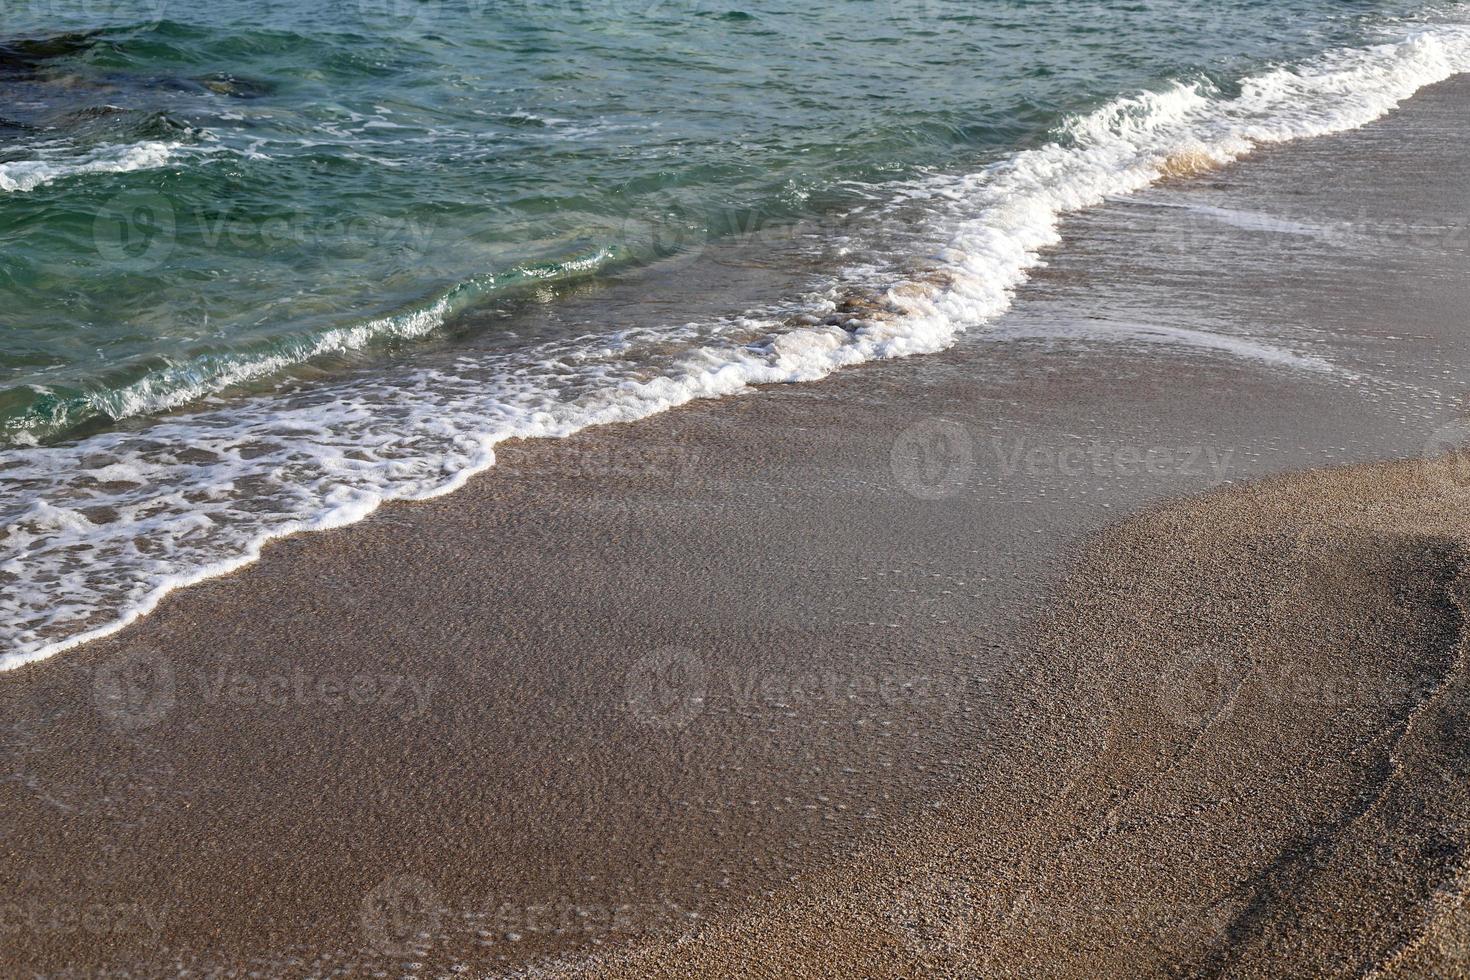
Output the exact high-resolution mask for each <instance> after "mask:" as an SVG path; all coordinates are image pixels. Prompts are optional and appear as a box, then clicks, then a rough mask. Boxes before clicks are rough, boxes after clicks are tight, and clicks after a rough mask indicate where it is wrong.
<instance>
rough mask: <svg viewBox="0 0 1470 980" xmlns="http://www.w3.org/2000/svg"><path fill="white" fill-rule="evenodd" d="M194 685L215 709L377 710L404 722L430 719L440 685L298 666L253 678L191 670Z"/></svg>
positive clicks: (408, 678)
mask: <svg viewBox="0 0 1470 980" xmlns="http://www.w3.org/2000/svg"><path fill="white" fill-rule="evenodd" d="M192 676H193V679H194V683H195V685H196V687H197V689H198V692H199V694H200V696H201V697H202V698H203V701H204V703H205V704H206V705H209V706H211V707H225V708H240V709H247V710H268V709H273V708H276V709H279V708H287V707H306V708H315V707H320V708H325V709H328V710H331V711H337V710H341V709H343V708H348V707H354V706H355V707H360V708H361V707H377V708H382V709H385V710H389V711H397V712H399V713H400V715H401V716H402V717H403V719H404V720H405V721H416V720H419V719H421V718H424V717H427V715H428V713H429V703H430V701H431V699H432V698H433V695H434V689H435V688H436V687H437V686H438V680H437V679H436V678H433V677H416V676H414V675H411V674H397V673H387V672H384V673H350V674H336V673H323V674H315V673H311V672H309V671H306V670H303V669H302V668H300V667H292V668H291V669H290V670H289V671H284V672H280V673H270V674H252V673H247V672H243V671H232V670H230V669H228V668H226V667H215V668H212V669H208V670H197V671H194V672H193V675H192Z"/></svg>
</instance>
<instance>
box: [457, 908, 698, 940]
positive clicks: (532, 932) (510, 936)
mask: <svg viewBox="0 0 1470 980" xmlns="http://www.w3.org/2000/svg"><path fill="white" fill-rule="evenodd" d="M486 907H487V908H490V909H492V911H491V912H490V913H489V915H488V916H483V917H482V916H479V915H476V916H474V917H473V919H474V921H475V922H476V923H477V925H478V926H479V928H480V929H481V930H482V931H483V932H485V933H487V934H488V935H489V936H491V937H499V938H501V939H503V940H505V941H506V942H512V943H518V942H520V941H521V940H523V939H525V938H526V937H528V936H581V937H584V938H585V937H601V936H610V935H614V934H618V933H622V934H630V933H644V932H651V931H655V930H659V929H667V928H670V927H673V926H677V925H681V924H686V923H688V922H693V921H696V920H698V919H699V917H700V916H699V913H698V912H695V911H691V910H687V909H685V908H683V907H682V906H680V905H679V904H678V903H677V902H673V901H667V900H666V901H663V902H639V903H633V902H623V903H619V904H616V905H609V904H607V903H604V902H564V901H557V902H534V903H531V904H528V905H517V904H514V903H511V902H504V901H502V902H498V903H489V902H487V903H486Z"/></svg>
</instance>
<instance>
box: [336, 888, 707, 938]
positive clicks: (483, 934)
mask: <svg viewBox="0 0 1470 980" xmlns="http://www.w3.org/2000/svg"><path fill="white" fill-rule="evenodd" d="M700 917H701V915H700V913H699V912H697V911H695V910H693V909H690V908H686V907H685V906H683V905H681V904H679V903H678V902H675V901H673V900H670V899H664V900H662V901H649V900H642V901H635V902H606V901H580V900H576V899H572V898H555V897H551V898H548V899H546V900H544V901H537V902H513V901H509V900H507V899H505V898H503V897H499V896H491V897H489V898H487V899H485V900H483V901H478V900H475V899H473V898H471V899H469V900H467V901H461V902H455V901H444V900H443V899H442V898H441V896H440V894H439V892H438V890H437V889H436V888H435V887H434V884H433V883H432V882H431V881H429V880H428V879H427V878H423V877H421V876H418V875H395V876H394V877H391V878H387V879H385V880H383V881H381V882H379V883H378V885H377V886H376V887H374V888H373V889H372V891H370V892H368V893H367V894H366V895H364V896H363V900H362V906H361V909H360V915H359V923H360V926H361V929H362V935H363V938H364V939H365V940H366V941H367V946H368V948H369V949H371V950H372V951H374V952H376V953H379V954H381V955H384V956H422V955H423V954H424V953H425V952H426V951H427V950H428V949H429V948H430V947H432V946H433V945H435V944H436V943H439V942H446V943H449V944H457V943H458V942H459V941H461V940H469V939H473V940H474V941H475V942H476V944H477V945H481V946H486V945H494V944H499V943H519V942H522V941H524V940H527V939H529V938H531V937H536V936H557V937H561V938H568V937H570V938H574V939H583V940H588V939H590V940H592V941H593V942H594V943H596V942H598V941H599V940H600V939H602V938H603V937H607V936H613V935H618V934H621V935H632V934H643V933H652V932H661V931H667V930H669V929H672V928H676V927H679V926H687V925H689V924H690V923H692V922H696V921H698V920H699V919H700ZM455 932H462V933H463V935H454V934H453V933H455Z"/></svg>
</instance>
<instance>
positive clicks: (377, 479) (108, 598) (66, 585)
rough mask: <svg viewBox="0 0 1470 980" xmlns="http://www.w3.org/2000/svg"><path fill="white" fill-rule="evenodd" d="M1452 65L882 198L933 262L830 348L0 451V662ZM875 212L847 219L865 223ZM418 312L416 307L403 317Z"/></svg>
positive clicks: (911, 344) (1005, 262)
mask: <svg viewBox="0 0 1470 980" xmlns="http://www.w3.org/2000/svg"><path fill="white" fill-rule="evenodd" d="M1466 70H1470V29H1467V28H1466V27H1464V26H1460V25H1443V26H1438V27H1434V28H1432V29H1428V30H1425V31H1423V32H1422V33H1419V34H1416V35H1415V36H1413V37H1410V38H1407V39H1404V40H1401V41H1399V42H1397V43H1393V44H1383V45H1377V46H1374V47H1369V48H1362V49H1354V50H1342V51H1337V52H1333V53H1330V54H1327V55H1324V56H1323V57H1322V58H1320V59H1318V60H1316V61H1315V62H1313V63H1310V64H1307V65H1304V66H1302V67H1299V68H1297V69H1294V70H1288V69H1279V70H1275V71H1271V72H1268V73H1266V74H1263V75H1260V76H1257V77H1255V78H1251V79H1248V80H1246V81H1245V83H1244V84H1243V86H1242V87H1241V92H1240V94H1239V95H1238V96H1236V97H1234V98H1227V97H1224V96H1222V95H1220V94H1219V93H1217V92H1215V91H1213V90H1211V89H1210V88H1209V87H1207V86H1206V85H1203V84H1179V85H1175V86H1173V87H1171V88H1169V89H1166V90H1164V91H1160V92H1149V93H1143V94H1139V95H1134V96H1131V97H1128V98H1123V99H1119V100H1118V101H1116V102H1113V103H1111V104H1110V105H1107V106H1104V107H1103V108H1101V109H1099V110H1098V111H1096V112H1094V113H1092V114H1090V115H1087V116H1085V117H1082V118H1078V119H1076V120H1074V121H1073V122H1072V123H1071V124H1070V125H1068V126H1067V127H1066V128H1065V131H1064V132H1062V133H1061V134H1059V138H1058V139H1057V140H1056V142H1054V143H1052V144H1050V145H1047V146H1044V147H1041V148H1038V149H1033V150H1027V151H1024V152H1021V153H1018V154H1016V155H1014V156H1013V157H1011V158H1009V159H1008V160H1005V161H1003V162H1002V163H1000V164H998V165H996V166H994V167H990V168H988V169H986V170H984V171H982V172H980V173H976V174H970V175H964V176H959V177H934V178H930V179H927V180H925V181H921V182H917V183H913V184H910V185H906V186H902V187H897V188H888V189H886V190H885V194H886V195H887V199H888V200H889V201H890V202H895V203H893V204H892V205H891V206H892V207H894V208H903V209H905V211H904V213H905V214H909V213H911V212H912V209H913V208H914V207H916V206H922V207H923V208H924V209H925V210H926V213H927V214H928V215H929V219H928V221H927V224H926V225H924V226H923V227H921V228H919V229H917V230H916V232H915V237H916V239H917V240H919V241H924V240H928V241H929V242H930V243H931V244H930V246H929V247H930V248H931V249H933V250H934V256H933V257H934V259H935V262H936V263H937V265H938V270H937V272H935V273H933V274H929V275H926V276H924V277H922V278H914V279H910V280H908V281H903V280H902V277H900V276H897V275H894V274H891V273H890V272H888V271H887V270H886V269H885V268H883V267H881V266H873V265H871V264H870V265H869V266H868V267H867V268H865V269H864V270H862V271H861V273H860V275H859V278H860V279H861V280H862V281H863V282H873V281H884V282H886V283H887V284H888V285H889V287H890V288H888V289H887V290H886V302H887V304H888V306H889V308H890V309H889V313H888V315H887V316H885V317H882V318H877V319H875V320H873V321H871V322H869V323H867V324H866V325H864V326H862V327H861V328H860V329H857V330H856V331H854V332H852V333H849V332H847V331H845V330H842V329H840V328H835V327H825V326H823V327H812V328H801V329H795V330H788V329H786V328H785V327H783V325H782V324H783V322H784V321H782V320H780V319H777V318H773V317H765V316H762V315H759V314H751V315H747V316H745V317H740V318H733V319H732V320H730V321H728V322H723V323H721V324H718V325H715V326H713V327H711V326H710V325H704V326H700V325H697V324H694V325H686V326H684V327H680V328H677V329H670V330H669V331H666V332H663V333H659V332H657V331H627V332H624V333H621V334H615V335H611V336H609V337H601V338H595V339H591V340H589V339H587V338H582V339H580V340H578V341H568V342H565V343H562V344H548V345H544V346H542V347H540V348H537V349H534V350H528V351H523V352H521V353H520V354H518V355H516V356H515V357H504V358H502V359H501V360H498V361H497V360H492V359H489V358H479V359H475V358H469V357H466V359H464V360H463V361H462V362H461V363H459V364H458V365H456V366H455V367H454V368H453V369H435V370H427V369H421V370H418V371H411V372H400V373H399V374H398V375H396V376H393V377H378V378H376V379H374V380H370V381H366V380H365V381H359V382H357V383H354V384H346V383H340V384H333V385H322V386H319V387H316V388H312V389H309V390H307V391H305V392H302V393H297V394H295V395H291V396H289V397H287V396H281V397H276V398H254V399H242V400H238V401H237V402H235V403H233V404H231V405H229V406H228V407H227V408H220V409H210V410H204V411H199V412H195V413H193V414H191V415H188V416H184V417H180V418H177V419H172V420H165V421H160V422H158V423H157V424H154V425H152V426H150V427H146V428H144V429H143V430H141V431H139V432H134V433H122V432H113V433H105V434H103V435H99V436H95V437H92V438H90V439H87V440H84V441H83V442H82V443H80V444H78V445H75V446H64V447H55V448H41V447H29V448H26V447H22V448H15V449H12V450H10V451H8V452H7V453H6V455H5V456H4V458H3V459H0V480H3V481H4V483H5V486H6V488H7V489H6V491H5V496H4V497H3V498H0V512H3V513H4V514H5V519H6V523H7V525H8V529H7V533H6V535H5V537H4V538H3V539H0V576H3V577H4V579H0V580H3V584H4V592H3V594H0V624H3V625H0V630H3V631H4V632H3V633H0V643H3V644H4V649H5V651H6V652H5V653H4V654H3V655H0V668H13V667H16V666H18V665H20V664H22V663H26V662H29V661H32V660H36V659H39V658H42V657H46V656H49V655H51V654H54V653H56V652H58V651H60V650H63V649H66V648H68V647H70V646H74V645H75V644H77V643H80V642H83V641H85V640H88V639H90V638H93V637H96V636H100V635H104V634H106V633H109V632H112V631H114V630H116V629H118V628H120V627H121V626H123V625H125V624H126V623H128V622H130V621H131V620H133V619H135V618H136V617H138V616H139V615H142V614H144V613H146V612H148V611H149V610H151V609H152V608H153V607H154V606H155V605H156V603H157V602H158V600H159V599H160V598H161V597H162V596H164V595H165V594H167V593H168V592H169V591H171V590H172V589H174V588H177V587H179V586H181V585H186V584H188V583H191V582H195V581H198V580H200V579H203V578H207V577H210V576H213V575H218V574H221V573H223V572H226V571H229V570H231V569H234V568H238V567H240V566H241V565H243V564H246V563H248V562H250V561H252V560H254V558H255V557H256V556H257V555H258V554H259V551H260V548H261V547H262V545H263V544H264V543H265V542H267V541H269V540H270V539H272V538H276V537H280V536H282V535H285V534H289V533H292V532H295V531H298V530H307V529H320V528H328V527H336V526H340V525H343V524H348V523H351V522H353V521H356V520H360V519H361V518H362V517H363V516H365V515H367V514H369V513H371V512H372V511H373V510H374V509H375V508H376V507H377V506H379V505H380V504H381V503H382V502H384V501H386V500H392V499H423V498H427V497H432V496H435V495H438V494H443V493H448V492H450V491H452V490H454V489H456V488H457V487H459V486H460V485H462V484H463V482H464V481H465V480H466V479H468V478H469V477H470V476H471V475H472V474H474V473H476V472H479V471H481V470H483V469H485V468H487V467H489V466H491V465H493V464H494V460H495V455H494V449H495V446H496V444H497V443H499V442H500V441H502V440H505V439H508V438H514V437H558V436H565V435H567V434H570V433H572V432H575V431H577V430H578V429H581V428H584V427H586V426H589V425H598V424H602V423H606V422H615V421H628V420H633V419H637V418H642V417H645V416H647V415H650V414H652V413H655V412H659V411H662V410H664V409H667V408H670V407H672V406H675V405H678V404H681V403H684V402H687V401H690V400H691V399H695V398H707V397H717V396H721V395H729V394H733V393H736V392H739V391H742V390H745V389H747V388H749V387H750V386H752V385H756V384H763V383H770V382H791V381H807V380H813V379H816V378H821V377H823V376H825V375H827V374H830V373H831V372H833V371H835V370H837V369H839V368H841V367H843V366H846V365H850V364H856V363H859V362H862V361H869V360H874V359H881V358H889V357H902V356H907V355H911V354H918V353H926V352H932V351H937V350H940V349H942V348H944V347H946V346H948V345H949V344H951V343H952V342H953V341H954V338H955V337H956V335H957V334H958V333H959V332H960V331H962V330H965V329H967V328H971V327H974V326H976V325H979V324H983V323H985V322H987V321H989V320H992V319H993V318H994V317H995V316H996V315H998V314H999V313H1001V312H1003V311H1004V310H1005V309H1006V308H1007V307H1008V306H1009V304H1010V302H1011V298H1012V294H1013V292H1014V290H1015V288H1016V287H1017V286H1018V285H1019V284H1020V283H1021V282H1022V281H1023V280H1024V279H1025V277H1026V276H1027V274H1028V271H1029V270H1030V269H1032V268H1034V267H1035V266H1036V265H1037V264H1038V263H1039V262H1040V261H1041V251H1042V250H1043V249H1045V248H1047V247H1049V246H1053V245H1056V244H1057V243H1058V242H1059V240H1060V237H1059V230H1058V229H1059V223H1060V221H1061V219H1062V217H1063V216H1064V215H1066V214H1067V213H1069V212H1073V211H1076V210H1078V209H1082V208H1086V207H1090V206H1094V205H1096V204H1099V203H1102V202H1103V201H1104V200H1105V199H1106V198H1108V197H1110V196H1116V195H1122V194H1128V193H1131V192H1134V191H1137V190H1139V189H1141V188H1143V187H1146V186H1148V185H1149V184H1151V183H1154V182H1156V181H1158V180H1159V179H1160V178H1162V177H1164V176H1165V175H1167V174H1170V173H1179V172H1188V171H1191V170H1194V169H1198V168H1201V167H1207V166H1211V165H1217V164H1220V163H1224V162H1227V161H1230V160H1234V159H1237V158H1238V157H1240V156H1241V155H1243V154H1245V153H1247V152H1248V151H1249V150H1250V149H1251V148H1252V147H1253V146H1256V145H1259V144H1262V143H1275V142H1282V141H1286V140H1292V139H1300V138H1305V137H1311V136H1318V135H1324V134H1328V133H1334V132H1338V131H1341V130H1346V129H1351V128H1354V127H1357V126H1361V125H1363V124H1365V123H1367V122H1370V121H1372V120H1374V119H1376V118H1378V117H1379V116H1381V115H1383V114H1384V113H1386V112H1388V111H1389V110H1391V109H1392V108H1393V107H1394V106H1395V105H1397V104H1398V103H1399V102H1400V101H1402V100H1403V99H1405V98H1407V97H1408V96H1409V95H1411V94H1413V92H1415V91H1416V90H1417V89H1419V88H1421V87H1422V86H1424V85H1427V84H1430V83H1433V82H1436V81H1440V80H1442V79H1444V78H1446V77H1448V76H1450V75H1452V74H1456V73H1459V72H1463V71H1466ZM140 165H141V164H140ZM11 179H15V178H13V177H12V178H11ZM882 210H883V209H882V207H878V206H872V205H869V206H868V209H867V211H865V212H864V213H865V215H868V214H871V215H873V216H874V220H875V222H881V221H882V220H883V215H882ZM830 306H831V304H830V301H829V303H828V306H827V308H830ZM442 313H443V311H436V310H430V311H428V312H427V313H426V317H427V319H426V320H425V321H424V323H427V324H430V325H434V324H436V323H437V321H438V320H440V319H442ZM415 329H416V328H415ZM1171 331H1172V332H1171ZM1133 335H1134V337H1135V339H1139V340H1150V341H1156V342H1170V343H1184V344H1193V345H1195V346H1206V347H1212V348H1213V349H1219V350H1222V351H1224V352H1226V353H1231V354H1235V355H1240V356H1253V357H1256V358H1257V359H1260V360H1264V361H1268V362H1270V363H1272V364H1274V365H1276V366H1277V367H1278V368H1280V369H1282V370H1306V371H1312V372H1316V373H1330V372H1331V371H1332V366H1331V365H1330V364H1328V363H1327V362H1325V361H1322V360H1321V359H1320V358H1316V357H1315V356H1314V355H1311V354H1298V353H1295V352H1290V351H1284V350H1278V349H1276V348H1274V347H1272V346H1270V345H1267V344H1265V343H1263V342H1257V341H1253V340H1242V339H1239V338H1223V337H1220V336H1219V335H1210V334H1204V333H1201V332H1198V331H1193V332H1192V331H1188V330H1184V329H1183V328H1148V329H1139V330H1134V331H1133ZM677 341H683V342H684V346H682V347H681V346H680V344H679V343H675V342H677ZM671 349H681V350H683V353H682V354H669V353H667V352H668V351H669V350H671ZM139 397H141V398H147V397H148V393H146V392H144V393H140V394H139Z"/></svg>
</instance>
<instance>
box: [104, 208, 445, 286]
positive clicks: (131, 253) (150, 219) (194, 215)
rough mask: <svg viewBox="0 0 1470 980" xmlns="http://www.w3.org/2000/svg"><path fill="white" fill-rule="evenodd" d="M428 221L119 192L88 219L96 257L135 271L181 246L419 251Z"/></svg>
mask: <svg viewBox="0 0 1470 980" xmlns="http://www.w3.org/2000/svg"><path fill="white" fill-rule="evenodd" d="M435 231H436V228H435V226H434V225H433V224H431V223H428V222H425V221H421V220H418V219H414V218H410V217H395V216H392V215H383V214H361V215H353V214H346V215H343V214H330V215H327V214H317V213H314V212H308V211H289V212H282V213H278V214H271V215H246V214H237V213H232V212H229V211H219V210H216V211H210V210H207V209H204V208H201V207H198V206H195V207H193V208H190V209H187V210H186V209H183V208H182V207H181V206H180V205H178V204H176V203H175V202H173V201H171V200H169V199H168V198H167V197H165V196H164V195H162V194H160V193H157V192H154V191H145V190H135V191H124V192H123V193H121V194H118V195H116V196H114V197H112V198H110V199H109V200H108V201H107V202H106V203H104V204H103V205H102V207H100V208H99V209H98V210H97V214H96V215H95V217H94V218H93V220H92V241H93V244H94V245H95V246H96V249H97V254H98V255H100V256H101V257H102V258H103V259H104V260H105V261H106V262H108V263H109V264H110V265H113V266H116V267H117V268H120V269H124V270H129V271H134V272H142V271H145V270H148V269H154V268H157V267H158V266H161V265H163V264H164V263H165V262H166V261H168V259H169V257H170V256H171V255H173V253H174V251H175V250H176V249H177V248H178V246H179V244H180V242H181V241H183V242H186V243H187V244H188V245H189V247H190V248H192V249H195V250H204V251H211V252H227V253H232V254H247V255H265V254H277V253H279V252H281V251H282V250H283V249H286V250H289V249H295V248H299V249H307V248H310V249H312V250H314V251H326V252H332V253H363V252H369V251H380V250H382V249H384V248H389V247H392V248H394V249H395V250H404V249H406V250H408V251H411V252H423V251H426V250H428V248H429V246H430V245H431V243H432V242H433V239H434V235H435Z"/></svg>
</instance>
